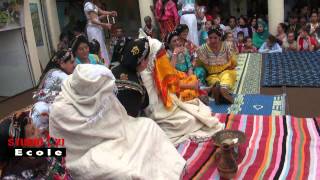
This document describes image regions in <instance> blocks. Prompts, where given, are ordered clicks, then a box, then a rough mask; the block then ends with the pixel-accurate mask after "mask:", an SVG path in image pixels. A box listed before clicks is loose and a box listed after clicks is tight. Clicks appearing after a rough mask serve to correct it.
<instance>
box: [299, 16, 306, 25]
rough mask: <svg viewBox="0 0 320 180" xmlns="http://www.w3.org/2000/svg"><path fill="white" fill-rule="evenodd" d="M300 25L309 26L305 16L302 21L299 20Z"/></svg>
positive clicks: (301, 18)
mask: <svg viewBox="0 0 320 180" xmlns="http://www.w3.org/2000/svg"><path fill="white" fill-rule="evenodd" d="M299 25H300V26H301V27H303V26H305V25H307V18H306V17H304V16H301V17H300V19H299Z"/></svg>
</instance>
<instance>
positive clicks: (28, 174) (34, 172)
mask: <svg viewBox="0 0 320 180" xmlns="http://www.w3.org/2000/svg"><path fill="white" fill-rule="evenodd" d="M29 113H30V108H25V109H23V110H20V111H17V112H15V113H14V114H13V115H12V116H8V117H7V118H5V119H4V120H0V147H1V148H0V179H2V180H10V179H65V180H69V179H71V177H70V175H69V174H68V173H67V171H66V168H65V166H64V164H63V160H62V159H61V158H44V157H38V158H34V157H30V158H29V157H12V156H10V154H12V153H13V152H10V151H14V148H15V147H21V146H20V145H18V144H15V143H12V144H8V142H9V140H10V139H16V138H21V139H23V138H40V137H41V135H40V130H39V129H37V128H36V127H35V126H34V125H33V123H32V121H31V119H30V117H29ZM43 140H44V145H43V146H41V147H36V148H43V147H48V146H47V144H48V142H47V141H46V138H44V139H43ZM20 142H21V141H20ZM11 145H12V146H11Z"/></svg>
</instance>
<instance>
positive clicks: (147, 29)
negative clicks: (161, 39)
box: [143, 16, 157, 38]
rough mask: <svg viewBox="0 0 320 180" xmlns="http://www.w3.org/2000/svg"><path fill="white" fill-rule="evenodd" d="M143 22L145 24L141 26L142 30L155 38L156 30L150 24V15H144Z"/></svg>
mask: <svg viewBox="0 0 320 180" xmlns="http://www.w3.org/2000/svg"><path fill="white" fill-rule="evenodd" d="M144 23H145V24H146V25H145V26H144V28H143V31H144V32H145V33H146V34H147V35H148V36H150V37H152V38H156V36H157V35H156V30H155V28H154V26H152V19H151V17H150V16H146V17H144Z"/></svg>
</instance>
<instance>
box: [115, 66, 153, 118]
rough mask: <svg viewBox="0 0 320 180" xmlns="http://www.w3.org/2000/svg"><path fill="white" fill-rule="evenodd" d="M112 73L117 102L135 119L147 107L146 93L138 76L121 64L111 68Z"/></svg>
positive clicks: (147, 98)
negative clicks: (116, 90) (114, 79)
mask: <svg viewBox="0 0 320 180" xmlns="http://www.w3.org/2000/svg"><path fill="white" fill-rule="evenodd" d="M112 73H113V75H114V76H115V78H116V79H117V80H116V86H117V88H118V93H117V97H118V99H119V101H120V102H121V104H122V105H123V106H124V107H125V109H126V110H127V113H128V115H130V116H132V117H137V116H138V115H140V112H141V110H143V109H144V108H146V107H147V106H148V105H149V97H148V93H147V91H146V89H145V87H144V86H143V84H142V80H141V77H140V75H139V74H138V73H137V72H135V71H132V70H130V69H128V68H126V67H125V66H123V65H121V64H120V65H119V66H117V67H115V68H113V69H112Z"/></svg>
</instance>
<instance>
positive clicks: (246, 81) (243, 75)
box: [233, 53, 262, 94]
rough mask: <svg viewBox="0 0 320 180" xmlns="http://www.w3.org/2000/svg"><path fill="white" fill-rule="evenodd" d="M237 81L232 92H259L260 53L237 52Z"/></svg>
mask: <svg viewBox="0 0 320 180" xmlns="http://www.w3.org/2000/svg"><path fill="white" fill-rule="evenodd" d="M237 61H238V65H237V67H236V70H237V82H236V85H235V89H234V91H233V92H234V94H259V93H260V79H261V66H262V56H261V54H257V53H251V54H239V56H238V60H237Z"/></svg>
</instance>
